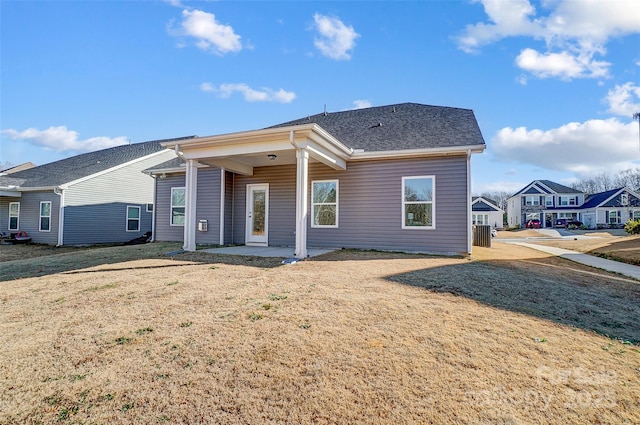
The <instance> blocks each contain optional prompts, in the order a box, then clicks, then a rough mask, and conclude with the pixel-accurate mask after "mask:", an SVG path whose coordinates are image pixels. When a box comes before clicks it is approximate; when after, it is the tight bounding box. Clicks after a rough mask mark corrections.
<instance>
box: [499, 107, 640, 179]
mask: <svg viewBox="0 0 640 425" xmlns="http://www.w3.org/2000/svg"><path fill="white" fill-rule="evenodd" d="M491 148H492V151H493V153H494V155H495V156H496V157H497V158H498V159H500V160H503V161H518V162H522V163H527V164H533V165H535V166H538V167H540V168H543V169H547V170H554V171H569V172H573V173H575V174H578V175H594V174H599V173H602V172H607V173H611V172H612V171H618V170H623V169H628V168H635V167H637V166H638V165H640V161H638V160H636V161H633V158H638V157H640V155H639V153H638V125H637V123H635V122H629V123H623V122H620V121H619V120H617V119H615V118H611V119H607V120H589V121H586V122H584V123H569V124H565V125H563V126H561V127H558V128H554V129H551V130H537V129H534V130H527V129H526V128H525V127H519V128H515V129H514V128H510V127H506V128H503V129H502V130H500V131H498V133H497V134H496V135H495V136H494V137H493V139H492V141H491Z"/></svg>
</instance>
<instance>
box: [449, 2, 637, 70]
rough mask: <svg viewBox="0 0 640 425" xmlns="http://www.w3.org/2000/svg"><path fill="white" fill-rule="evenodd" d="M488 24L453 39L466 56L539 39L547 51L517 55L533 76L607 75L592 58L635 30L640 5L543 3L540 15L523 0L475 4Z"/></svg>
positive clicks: (529, 50) (469, 28)
mask: <svg viewBox="0 0 640 425" xmlns="http://www.w3.org/2000/svg"><path fill="white" fill-rule="evenodd" d="M476 1H480V2H482V4H483V5H484V10H485V13H486V14H487V17H488V21H489V22H487V23H485V22H480V23H477V24H474V25H468V26H467V27H466V29H465V31H464V32H463V33H462V35H460V36H459V37H457V42H458V46H459V48H460V49H462V50H464V51H466V52H469V53H471V52H477V51H478V50H479V49H480V48H481V47H482V46H484V45H487V44H490V43H494V42H496V41H498V40H501V39H503V38H507V37H531V38H533V39H536V40H543V41H544V42H545V45H546V49H547V50H546V51H545V52H543V53H540V52H538V51H536V50H534V49H532V48H526V49H524V50H522V51H521V53H520V55H519V56H518V58H517V59H516V64H517V65H518V66H519V67H521V68H522V69H524V70H526V71H529V72H531V73H532V74H533V75H535V76H536V77H538V78H547V77H559V78H563V79H571V78H602V77H608V73H609V67H610V64H609V63H608V62H604V61H598V60H595V59H594V57H595V55H596V54H598V55H604V54H606V49H605V45H606V43H607V42H608V41H609V39H611V38H613V37H620V36H625V35H629V34H634V33H639V32H640V19H638V16H640V2H638V1H636V0H617V1H601V0H582V1H575V0H559V1H554V2H550V1H546V2H542V6H543V7H545V8H548V9H549V13H548V14H547V15H542V14H539V13H538V11H537V10H536V9H535V8H534V7H533V6H532V5H531V3H530V2H529V1H528V0H514V1H503V0H476Z"/></svg>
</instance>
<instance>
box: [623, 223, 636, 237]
mask: <svg viewBox="0 0 640 425" xmlns="http://www.w3.org/2000/svg"><path fill="white" fill-rule="evenodd" d="M624 230H625V231H626V232H627V233H629V234H630V235H638V234H640V220H629V221H627V223H626V224H625V225H624Z"/></svg>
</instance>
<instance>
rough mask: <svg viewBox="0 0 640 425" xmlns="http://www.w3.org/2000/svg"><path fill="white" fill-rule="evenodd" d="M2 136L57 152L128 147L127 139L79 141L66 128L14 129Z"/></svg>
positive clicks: (99, 138)
mask: <svg viewBox="0 0 640 425" xmlns="http://www.w3.org/2000/svg"><path fill="white" fill-rule="evenodd" d="M1 133H2V136H4V137H7V138H8V139H11V140H21V141H26V142H29V143H31V144H33V145H35V146H39V147H42V148H45V149H48V150H53V151H56V152H76V153H84V152H92V151H97V150H100V149H106V148H111V147H114V146H120V145H126V144H127V143H128V140H127V138H126V137H115V138H110V137H92V138H89V139H85V140H78V133H77V132H76V131H73V130H69V129H67V127H66V126H59V127H49V128H47V129H46V130H38V129H37V128H28V129H26V130H24V131H18V130H14V129H12V128H11V129H7V130H2V132H1Z"/></svg>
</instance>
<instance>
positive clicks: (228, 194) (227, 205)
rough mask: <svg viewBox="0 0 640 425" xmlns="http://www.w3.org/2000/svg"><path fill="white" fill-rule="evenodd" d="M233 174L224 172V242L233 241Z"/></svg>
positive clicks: (226, 243)
mask: <svg viewBox="0 0 640 425" xmlns="http://www.w3.org/2000/svg"><path fill="white" fill-rule="evenodd" d="M234 178H235V174H233V173H230V172H225V185H224V244H225V245H228V244H231V243H233V200H234V193H233V180H234Z"/></svg>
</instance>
